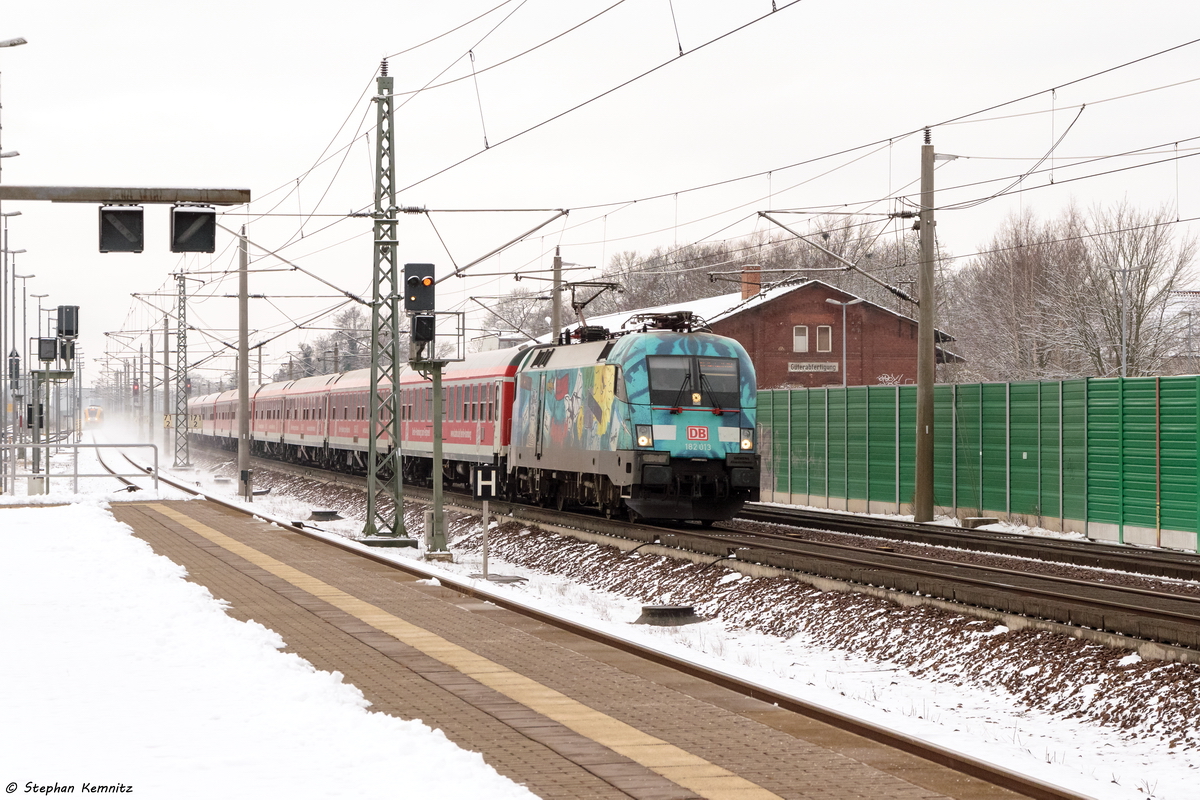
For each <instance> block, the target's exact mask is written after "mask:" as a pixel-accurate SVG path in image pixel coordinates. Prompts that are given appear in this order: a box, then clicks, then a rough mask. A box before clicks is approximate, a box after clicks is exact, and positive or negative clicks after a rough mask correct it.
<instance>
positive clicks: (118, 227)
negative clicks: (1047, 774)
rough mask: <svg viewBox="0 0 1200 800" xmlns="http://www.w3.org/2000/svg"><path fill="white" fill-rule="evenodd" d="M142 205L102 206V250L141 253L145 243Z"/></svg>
mask: <svg viewBox="0 0 1200 800" xmlns="http://www.w3.org/2000/svg"><path fill="white" fill-rule="evenodd" d="M144 230H145V229H144V227H143V222H142V207H141V206H100V252H101V253H140V252H142V247H143V246H144V244H145V234H144Z"/></svg>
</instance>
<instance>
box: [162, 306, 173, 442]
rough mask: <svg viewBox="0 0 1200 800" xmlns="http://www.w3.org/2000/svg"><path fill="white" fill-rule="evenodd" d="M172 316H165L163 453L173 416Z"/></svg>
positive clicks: (169, 440)
mask: <svg viewBox="0 0 1200 800" xmlns="http://www.w3.org/2000/svg"><path fill="white" fill-rule="evenodd" d="M170 324H171V315H170V314H163V384H162V386H163V420H164V423H163V453H164V454H165V453H166V451H167V448H168V447H169V446H170V444H171V428H170V427H169V426H168V425H167V424H166V422H165V421H166V420H167V419H169V418H170V415H171V361H170V358H171V329H170Z"/></svg>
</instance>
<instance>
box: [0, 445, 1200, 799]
mask: <svg viewBox="0 0 1200 800" xmlns="http://www.w3.org/2000/svg"><path fill="white" fill-rule="evenodd" d="M214 466H216V467H218V468H217V469H216V470H215V471H216V474H220V475H225V476H228V475H232V474H233V472H232V465H231V464H229V463H228V461H227V460H226V461H225V462H223V463H222V462H216V463H215V464H214ZM212 475H213V473H212V472H210V471H206V470H201V471H198V472H195V473H192V474H191V478H190V479H191V480H193V481H195V482H197V483H199V484H200V485H201V487H202V488H203V489H204V490H206V491H210V492H215V493H218V494H226V495H229V496H232V495H233V494H234V493H235V492H236V488H235V486H234V485H233V484H228V483H227V484H217V483H215V482H214V481H213V480H212ZM271 479H272V480H273V481H274V482H275V488H274V489H273V490H272V492H271V493H270V494H269V495H267V496H265V497H256V498H255V502H254V509H255V511H256V512H258V513H260V514H263V515H273V516H275V517H276V518H278V519H282V520H305V519H307V518H308V516H309V512H310V511H311V510H312V509H314V508H330V507H335V508H340V510H342V512H343V513H344V514H350V513H352V512H351V509H352V508H353V507H355V505H356V504H355V503H353V502H349V501H345V500H335V501H329V502H324V501H322V502H321V504H320V505H314V503H313V501H312V500H311V499H305V498H304V497H295V496H290V495H289V494H287V492H286V490H285V487H287V486H289V485H290V479H289V478H287V477H285V476H281V475H278V474H276V475H274V476H272V478H271ZM263 484H264V481H263V480H261V479H260V481H259V485H263ZM120 497H122V498H128V495H124V494H122V495H120ZM422 511H423V509H422V508H421V507H420V506H417V505H415V504H412V505H410V506H409V508H408V510H407V513H406V521H407V524H408V526H409V530H410V533H413V534H419V532H420V529H421V524H422V523H421V516H422ZM9 513H12V512H5V514H6V515H7V514H9ZM448 519H449V520H450V524H451V526H452V528H453V530H452V533H451V540H452V550H454V552H455V554H456V556H455V561H456V563H454V564H452V565H439V567H438V569H442V570H444V571H445V574H447V575H453V576H456V577H458V578H460V579H461V578H462V577H464V576H465V575H468V574H470V573H476V572H479V571H480V569H481V558H480V553H479V547H478V545H479V541H478V540H479V538H480V537H479V531H478V529H479V523H478V520H477V519H474V520H473V519H471V518H468V517H461V518H460V517H458V515H455V514H449V515H448ZM316 524H317V526H318V528H320V529H321V530H324V531H326V532H328V534H329V535H331V536H332V535H337V536H349V537H357V536H359V535H360V534H361V530H362V522H361V521H359V520H353V519H346V520H342V521H338V522H329V523H327V522H322V523H316ZM417 538H420V537H419V535H418V537H417ZM491 544H492V549H491V563H490V568H491V571H492V572H497V573H502V574H510V575H520V576H523V577H525V578H527V579H528V580H527V581H525V582H523V583H519V584H510V585H498V584H488V587H487V588H488V589H490V590H492V591H496V592H501V593H504V594H505V595H507V596H510V597H512V598H514V599H517V600H519V601H522V602H526V603H529V604H531V605H535V606H538V607H539V608H542V609H547V610H550V611H553V612H555V613H559V614H562V615H564V616H568V617H571V618H572V619H573V620H575V621H578V622H582V623H584V624H591V625H593V626H595V627H597V628H600V629H603V630H607V631H609V632H613V633H618V634H620V635H624V636H628V637H630V638H634V639H638V640H640V641H643V642H645V643H649V644H653V645H655V646H658V647H662V648H664V649H669V650H673V651H675V652H677V653H679V654H682V655H685V656H686V657H689V658H691V659H693V660H695V661H697V662H699V663H703V664H705V665H707V666H711V667H714V668H717V669H723V670H725V671H729V672H735V673H737V674H738V675H741V676H744V677H748V678H751V679H758V680H761V681H762V682H764V683H767V684H769V685H771V686H772V687H773V688H776V689H778V690H781V691H784V692H787V693H790V694H792V695H794V696H796V697H798V698H801V699H803V700H806V701H810V702H816V703H818V704H821V705H825V706H828V707H831V708H834V709H836V710H837V711H839V712H841V713H844V714H849V715H852V716H856V717H860V718H863V719H866V720H868V721H871V722H874V723H876V724H879V725H883V726H886V727H889V728H892V729H896V730H899V731H901V732H904V733H907V734H909V735H913V736H918V737H920V738H924V739H927V740H929V741H933V742H935V743H938V744H941V745H942V746H945V747H948V748H951V749H954V750H958V751H961V752H965V753H968V754H970V755H972V756H974V757H976V758H980V759H983V760H988V761H992V762H995V763H999V764H1001V765H1004V766H1007V767H1009V768H1011V769H1014V770H1018V771H1021V772H1025V773H1028V774H1031V775H1034V776H1036V777H1038V778H1040V779H1042V780H1045V781H1047V782H1051V783H1057V784H1059V785H1063V786H1067V787H1070V788H1072V789H1073V790H1075V791H1077V792H1081V793H1083V794H1087V795H1091V796H1094V797H1096V798H1103V800H1118V798H1120V799H1124V798H1135V797H1136V798H1144V797H1157V798H1172V799H1173V800H1179V799H1180V798H1191V797H1194V796H1195V788H1194V784H1195V781H1196V778H1197V777H1200V739H1198V736H1200V734H1198V733H1197V731H1198V730H1200V726H1198V725H1197V713H1198V712H1197V709H1196V707H1195V702H1194V698H1195V697H1196V696H1198V695H1200V668H1197V667H1194V666H1188V665H1181V664H1167V663H1158V662H1146V661H1142V660H1141V659H1139V658H1138V657H1137V656H1136V655H1132V654H1130V653H1128V652H1123V651H1113V650H1108V649H1105V648H1101V647H1098V646H1095V645H1091V644H1088V643H1085V642H1081V641H1077V640H1074V639H1069V638H1066V637H1061V636H1052V635H1049V634H1045V633H1037V632H1013V631H1008V630H1007V629H1005V628H1003V627H1002V626H996V625H994V624H993V623H983V622H981V621H978V620H973V619H971V618H969V617H966V616H957V617H956V616H954V615H952V614H948V613H945V612H941V611H937V610H934V609H928V608H915V609H902V608H898V607H895V606H892V605H889V604H887V603H883V602H880V601H876V600H872V599H870V598H866V597H862V596H858V595H852V594H831V593H824V592H818V591H816V590H813V589H811V588H809V587H807V586H805V585H804V584H801V583H799V582H796V581H791V580H787V579H779V578H769V579H768V578H751V577H746V576H742V575H741V574H740V573H736V572H731V571H729V570H728V569H726V568H725V567H724V566H722V565H720V564H717V565H714V566H712V567H710V568H708V569H703V568H702V567H701V566H697V565H693V564H690V563H683V562H678V561H674V560H671V559H665V558H660V557H657V556H651V555H646V554H644V553H638V554H634V555H623V554H620V553H619V552H617V551H615V550H614V549H612V548H607V547H601V546H597V545H592V544H585V543H578V542H573V541H570V540H563V539H560V538H559V537H556V536H553V535H550V534H545V533H542V532H539V531H531V530H528V529H526V528H524V527H522V526H520V525H516V524H514V523H511V522H508V523H506V524H504V525H501V526H499V527H495V526H494V527H493V528H492V543H491ZM375 554H376V555H377V556H384V557H394V558H397V559H405V558H419V554H418V553H413V552H412V551H395V550H388V551H375ZM7 562H8V559H7V558H6V559H4V563H7ZM422 563H423V562H422ZM423 566H425V567H426V568H429V565H426V564H423ZM435 571H436V570H435ZM481 583H482V582H481ZM666 602H684V603H695V604H697V608H698V610H699V611H700V612H701V614H702V615H704V616H705V617H706V620H705V621H703V622H700V623H697V624H693V625H687V626H681V627H675V628H660V627H649V626H641V625H635V624H633V621H634V620H635V619H636V618H637V617H638V616H639V614H640V611H641V605H642V604H643V603H666ZM6 641H12V639H11V638H9V639H6ZM46 646H47V648H49V651H50V652H51V653H52V658H54V657H57V654H56V653H55V648H54V647H53V646H51V645H46ZM230 680H234V678H230ZM59 713H61V715H62V717H63V718H69V714H68V713H67V712H65V711H64V712H59ZM375 716H378V715H375ZM338 738H341V737H338ZM256 746H257V745H256ZM280 763H286V764H290V763H291V762H290V761H283V762H280ZM3 777H5V776H2V775H0V778H3Z"/></svg>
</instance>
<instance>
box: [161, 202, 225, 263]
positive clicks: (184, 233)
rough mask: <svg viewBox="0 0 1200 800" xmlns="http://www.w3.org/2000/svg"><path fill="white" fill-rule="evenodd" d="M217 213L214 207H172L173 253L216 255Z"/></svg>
mask: <svg viewBox="0 0 1200 800" xmlns="http://www.w3.org/2000/svg"><path fill="white" fill-rule="evenodd" d="M216 250H217V211H216V209H214V208H213V207H212V206H171V252H172V253H215V252H216Z"/></svg>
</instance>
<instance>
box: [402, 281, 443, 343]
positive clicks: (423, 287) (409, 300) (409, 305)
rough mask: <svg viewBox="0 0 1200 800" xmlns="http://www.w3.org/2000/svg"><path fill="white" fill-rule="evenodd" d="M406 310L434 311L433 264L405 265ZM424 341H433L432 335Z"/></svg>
mask: <svg viewBox="0 0 1200 800" xmlns="http://www.w3.org/2000/svg"><path fill="white" fill-rule="evenodd" d="M404 286H405V291H404V310H405V311H433V307H434V286H435V283H434V278H433V264H405V265H404ZM423 341H433V339H432V337H431V338H429V339H425V340H423Z"/></svg>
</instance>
